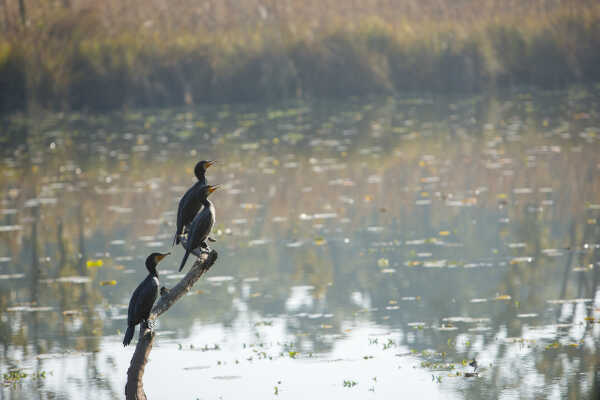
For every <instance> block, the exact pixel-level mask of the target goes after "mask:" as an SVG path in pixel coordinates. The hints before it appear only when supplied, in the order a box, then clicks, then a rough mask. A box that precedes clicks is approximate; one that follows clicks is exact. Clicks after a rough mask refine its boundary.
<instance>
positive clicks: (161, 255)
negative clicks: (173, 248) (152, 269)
mask: <svg viewBox="0 0 600 400" xmlns="http://www.w3.org/2000/svg"><path fill="white" fill-rule="evenodd" d="M169 254H171V253H165V254H160V255H158V256H156V263H157V264H158V263H159V262H160V261H161V260H162V259H163V258H165V257H166V256H168V255H169Z"/></svg>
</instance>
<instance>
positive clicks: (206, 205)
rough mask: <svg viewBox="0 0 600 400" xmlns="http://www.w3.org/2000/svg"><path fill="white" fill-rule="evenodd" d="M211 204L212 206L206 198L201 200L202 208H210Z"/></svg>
mask: <svg viewBox="0 0 600 400" xmlns="http://www.w3.org/2000/svg"><path fill="white" fill-rule="evenodd" d="M211 204H212V203H211V202H210V200H209V199H208V198H207V197H205V198H204V199H203V200H202V205H203V206H204V207H210V205H211Z"/></svg>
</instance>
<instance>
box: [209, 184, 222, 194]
mask: <svg viewBox="0 0 600 400" xmlns="http://www.w3.org/2000/svg"><path fill="white" fill-rule="evenodd" d="M220 187H221V185H215V186H209V187H208V194H211V193H212V192H214V191H215V190H217V189H218V188H220Z"/></svg>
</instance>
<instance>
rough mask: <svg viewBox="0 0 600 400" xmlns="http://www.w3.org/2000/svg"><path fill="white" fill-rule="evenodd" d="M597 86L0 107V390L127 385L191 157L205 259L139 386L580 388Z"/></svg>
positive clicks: (592, 268)
mask: <svg viewBox="0 0 600 400" xmlns="http://www.w3.org/2000/svg"><path fill="white" fill-rule="evenodd" d="M598 100H599V96H598V92H597V91H583V90H579V89H571V90H569V91H561V92H551V93H529V92H518V93H514V94H510V95H502V96H499V97H498V98H396V99H392V98H389V99H371V100H362V99H354V100H349V101H347V102H343V103H339V102H301V103H298V102H296V103H288V104H282V105H279V106H277V107H275V106H270V107H269V106H258V105H254V106H221V107H216V108H214V107H213V108H202V107H198V108H189V109H172V110H143V111H127V112H120V113H113V114H108V115H86V114H76V113H66V114H51V115H48V114H44V115H37V114H36V115H29V116H27V117H25V116H22V115H21V116H13V117H10V118H5V119H4V120H3V121H2V132H1V135H0V142H1V143H2V151H1V153H0V154H1V156H2V159H1V174H0V189H1V193H2V203H1V205H0V342H1V343H2V350H3V351H2V353H1V354H0V372H1V373H3V374H5V376H4V377H3V386H2V388H1V389H0V393H1V395H0V398H2V399H4V398H7V399H9V398H10V399H20V398H23V399H30V398H40V399H47V398H48V399H49V398H53V399H54V398H60V399H71V398H72V399H77V398H94V399H113V398H122V393H123V388H124V384H125V377H126V369H127V366H128V364H129V360H130V358H131V355H132V353H133V347H128V348H125V349H124V348H123V347H122V345H121V341H122V336H123V333H124V330H125V328H126V326H125V325H126V311H127V303H128V300H129V296H130V294H131V292H132V291H133V289H134V288H135V286H136V285H137V284H138V282H139V281H140V280H142V279H143V277H144V276H145V269H144V266H143V264H144V260H145V258H146V256H147V255H148V254H150V253H151V252H153V251H169V250H170V251H172V252H173V254H172V255H171V256H169V257H167V258H166V259H165V260H164V261H163V262H162V263H161V264H160V266H159V271H160V274H161V275H160V278H161V282H162V283H163V284H165V285H167V286H172V285H173V284H174V283H175V282H177V280H178V279H179V278H180V277H181V276H182V275H181V274H179V273H177V267H178V265H179V262H180V260H181V257H182V256H183V251H182V249H181V248H177V249H173V250H172V249H171V244H172V237H173V233H174V221H175V210H176V206H177V202H178V198H179V196H181V194H182V193H183V192H184V191H185V190H186V189H187V187H189V186H190V185H191V184H192V183H193V182H194V178H193V174H192V170H193V167H194V164H195V163H196V162H197V161H198V160H200V159H217V160H218V161H219V163H218V164H217V165H216V166H215V167H212V168H211V169H210V170H209V172H208V181H209V182H210V183H220V184H223V189H222V190H220V191H217V192H215V193H214V194H213V195H212V200H213V202H214V203H215V206H216V208H217V226H216V228H215V231H214V237H215V238H216V239H217V242H216V243H214V244H213V247H214V248H215V249H216V250H217V251H218V252H219V259H218V261H217V263H216V264H215V265H214V266H213V268H212V269H211V271H210V272H209V273H208V274H207V276H206V278H204V279H203V280H202V281H201V282H199V283H198V284H197V285H196V286H195V287H194V289H193V291H192V292H191V293H190V295H189V296H187V297H185V298H184V299H183V300H182V301H180V302H179V303H177V304H176V305H175V306H174V307H173V308H172V309H171V310H169V312H168V313H167V314H165V315H164V316H163V317H161V319H160V321H159V324H158V326H157V332H158V335H159V336H158V338H157V341H156V344H155V347H154V349H153V350H152V353H151V361H150V363H149V365H148V367H147V369H146V374H145V379H144V382H145V389H146V393H147V394H148V395H149V397H150V398H182V399H184V398H185V399H197V398H199V399H220V398H222V399H237V398H239V397H240V395H244V396H249V397H250V398H282V399H304V398H307V397H309V396H312V397H314V398H342V397H343V398H349V399H352V398H354V399H364V398H380V399H388V398H391V397H392V396H398V395H404V396H411V395H415V396H419V397H423V398H445V399H447V398H465V399H478V398H502V399H511V398H514V399H517V398H556V399H558V398H565V397H570V398H596V396H597V394H598V393H599V390H600V389H599V388H598V385H599V384H600V378H599V375H598V374H599V372H598V367H597V365H598V361H599V359H598V352H597V348H598V344H599V343H598V341H599V335H600V324H598V318H600V308H599V307H600V304H599V303H600V302H599V301H598V300H597V296H596V295H597V292H598V285H599V278H600V276H599V273H598V268H600V264H599V262H600V259H599V256H600V252H599V250H598V247H599V246H600V243H598V239H597V238H598V237H599V234H600V232H599V229H598V223H600V196H599V195H600V193H599V192H600V181H599V180H598V172H599V171H598V170H599V168H600V156H599V154H600V153H599V150H600V149H599V147H600V146H599V143H598V138H599V134H600V115H598V110H599V109H600V108H599V107H598V103H599V101H598ZM189 264H190V265H191V263H189ZM188 268H189V266H188ZM136 340H137V334H136V337H135V339H134V342H135V341H136ZM473 359H476V360H477V363H478V369H477V370H476V371H475V369H474V368H473V367H472V366H469V363H470V362H471V361H472V360H473ZM10 371H13V372H12V375H13V377H14V376H15V374H17V372H15V371H18V373H22V374H23V375H21V376H20V377H19V378H15V379H10V376H9V374H10Z"/></svg>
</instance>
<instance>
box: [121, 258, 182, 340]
mask: <svg viewBox="0 0 600 400" xmlns="http://www.w3.org/2000/svg"><path fill="white" fill-rule="evenodd" d="M169 254H171V253H166V254H161V253H152V254H150V255H149V256H148V258H146V268H147V269H148V276H147V277H146V279H144V280H143V281H142V282H141V283H140V284H139V285H138V287H137V288H136V289H135V291H134V292H133V294H132V295H131V300H129V311H128V312H127V332H125V338H124V339H123V346H127V345H128V344H129V343H130V342H131V338H133V333H134V331H135V326H136V325H137V324H139V323H140V322H144V323H147V322H148V317H149V316H150V310H152V306H153V305H154V301H155V300H156V297H157V296H158V284H159V282H158V272H157V271H156V265H157V264H158V263H159V262H160V260H162V259H163V258H165V257H166V256H168V255H169Z"/></svg>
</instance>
